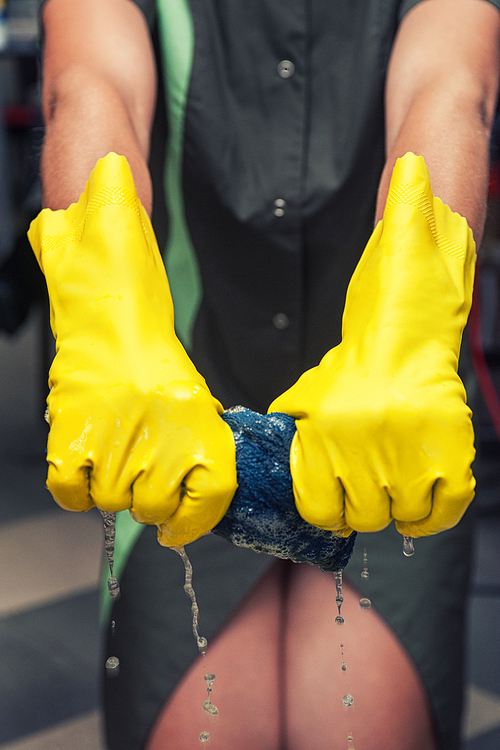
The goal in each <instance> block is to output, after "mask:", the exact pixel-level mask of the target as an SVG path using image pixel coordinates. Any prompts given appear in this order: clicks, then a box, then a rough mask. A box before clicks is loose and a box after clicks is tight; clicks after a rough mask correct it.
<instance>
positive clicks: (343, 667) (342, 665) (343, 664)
mask: <svg viewBox="0 0 500 750" xmlns="http://www.w3.org/2000/svg"><path fill="white" fill-rule="evenodd" d="M340 666H341V667H342V672H345V671H346V669H347V664H346V663H345V661H343V662H342V664H341V665H340Z"/></svg>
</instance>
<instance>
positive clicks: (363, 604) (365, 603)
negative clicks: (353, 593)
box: [359, 597, 372, 609]
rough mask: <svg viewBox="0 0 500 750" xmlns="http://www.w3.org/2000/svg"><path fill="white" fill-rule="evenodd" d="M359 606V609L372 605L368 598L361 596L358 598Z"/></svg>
mask: <svg viewBox="0 0 500 750" xmlns="http://www.w3.org/2000/svg"><path fill="white" fill-rule="evenodd" d="M359 606H360V607H361V609H370V607H371V606H372V603H371V601H370V600H369V599H367V598H366V597H363V598H362V599H360V600H359Z"/></svg>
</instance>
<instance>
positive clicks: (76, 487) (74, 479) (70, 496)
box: [47, 459, 94, 511]
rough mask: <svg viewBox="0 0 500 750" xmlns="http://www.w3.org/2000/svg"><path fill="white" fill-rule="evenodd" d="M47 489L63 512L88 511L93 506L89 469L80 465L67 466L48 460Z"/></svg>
mask: <svg viewBox="0 0 500 750" xmlns="http://www.w3.org/2000/svg"><path fill="white" fill-rule="evenodd" d="M48 463H49V468H48V472H47V489H48V490H49V491H50V493H51V494H52V497H53V498H54V500H55V501H56V503H58V505H60V506H61V508H64V510H76V511H84V510H90V508H92V506H93V505H94V503H93V500H92V497H91V494H90V491H89V472H90V468H89V467H88V466H85V465H84V464H82V463H80V462H79V463H78V464H76V463H75V464H74V465H73V466H69V467H68V465H67V464H66V463H65V464H63V463H62V462H61V461H57V460H49V459H48Z"/></svg>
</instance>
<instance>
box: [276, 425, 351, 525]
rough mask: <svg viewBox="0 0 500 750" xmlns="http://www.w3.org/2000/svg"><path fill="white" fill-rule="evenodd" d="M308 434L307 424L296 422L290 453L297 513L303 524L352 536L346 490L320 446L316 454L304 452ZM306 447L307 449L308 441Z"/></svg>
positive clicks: (315, 451) (316, 448) (314, 452)
mask: <svg viewBox="0 0 500 750" xmlns="http://www.w3.org/2000/svg"><path fill="white" fill-rule="evenodd" d="M304 428H305V429H304ZM307 431H308V425H307V423H306V422H303V423H301V422H300V421H299V422H297V432H296V433H295V435H294V437H293V440H292V445H291V449H290V470H291V474H292V479H293V494H294V497H295V505H296V507H297V510H298V512H299V513H300V515H301V516H302V518H303V519H304V521H307V522H308V523H310V524H312V525H313V526H318V527H319V528H321V529H328V530H330V531H333V532H334V533H335V534H338V535H339V536H349V534H351V532H352V529H351V528H349V527H348V525H347V524H346V520H345V517H344V488H343V487H342V484H341V482H340V481H339V479H338V478H337V477H336V476H335V475H334V469H333V466H332V461H331V458H330V457H329V456H328V454H327V453H326V452H325V451H324V450H322V449H321V448H320V447H318V446H316V447H315V450H313V451H309V452H308V451H307V449H306V450H304V442H303V438H304V434H303V433H307ZM305 445H308V442H307V441H306V442H305ZM305 488H307V489H305Z"/></svg>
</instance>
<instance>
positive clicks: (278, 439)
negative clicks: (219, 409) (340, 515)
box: [213, 407, 356, 571]
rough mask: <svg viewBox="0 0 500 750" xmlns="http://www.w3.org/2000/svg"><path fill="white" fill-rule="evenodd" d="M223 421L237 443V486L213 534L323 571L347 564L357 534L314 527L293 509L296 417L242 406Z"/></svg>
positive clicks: (225, 415) (239, 544)
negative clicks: (343, 534)
mask: <svg viewBox="0 0 500 750" xmlns="http://www.w3.org/2000/svg"><path fill="white" fill-rule="evenodd" d="M223 419H224V420H225V421H226V422H227V424H228V425H229V426H230V427H231V429H232V431H233V435H234V439H235V443H236V467H237V473H238V489H237V490H236V494H235V496H234V498H233V500H232V502H231V505H230V506H229V509H228V511H227V513H226V515H225V516H224V518H223V519H222V521H221V522H220V523H219V524H218V525H217V526H216V527H215V528H214V529H213V533H214V534H217V535H218V536H221V537H223V538H224V539H226V540H227V541H229V542H232V543H233V544H236V545H238V546H241V547H249V548H250V549H253V550H255V551H256V552H266V553H267V554H269V555H274V556H275V557H280V558H283V559H286V560H293V562H308V563H311V564H312V565H318V566H319V567H320V568H322V570H327V571H335V570H339V569H342V568H344V567H345V566H346V565H347V563H348V561H349V558H350V556H351V554H352V550H353V547H354V540H355V537H356V534H355V533H353V534H351V536H349V537H347V538H346V539H345V538H343V537H339V536H334V535H333V534H332V533H331V532H329V531H325V530H323V529H318V528H317V527H316V526H311V525H310V524H308V523H307V522H306V521H304V519H303V518H301V516H300V515H299V513H298V512H297V509H296V507H295V500H294V496H293V488H292V477H291V474H290V445H291V442H292V438H293V436H294V434H295V420H294V419H292V417H289V416H288V415H286V414H269V415H267V416H262V415H261V414H257V413H255V412H253V411H250V410H249V409H243V408H242V407H236V408H235V409H230V410H229V411H228V412H226V413H225V414H224V416H223Z"/></svg>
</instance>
